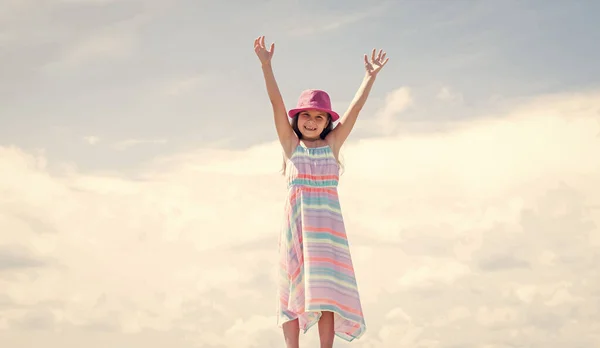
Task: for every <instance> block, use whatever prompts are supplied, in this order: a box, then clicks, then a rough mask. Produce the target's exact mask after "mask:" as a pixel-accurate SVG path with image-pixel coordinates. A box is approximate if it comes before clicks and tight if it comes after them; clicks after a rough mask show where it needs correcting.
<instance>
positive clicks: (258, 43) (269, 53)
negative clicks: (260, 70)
mask: <svg viewBox="0 0 600 348" xmlns="http://www.w3.org/2000/svg"><path fill="white" fill-rule="evenodd" d="M274 51H275V43H272V44H271V47H270V49H269V50H267V49H266V47H265V37H264V36H259V37H258V38H256V40H254V52H255V53H256V56H257V57H258V59H260V62H261V64H262V65H265V64H269V63H271V58H272V57H273V52H274Z"/></svg>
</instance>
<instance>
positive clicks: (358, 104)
mask: <svg viewBox="0 0 600 348" xmlns="http://www.w3.org/2000/svg"><path fill="white" fill-rule="evenodd" d="M385 55H386V53H385V52H383V51H381V50H380V51H379V54H378V55H377V57H375V50H373V52H372V53H371V61H370V62H369V61H368V60H367V55H365V69H366V70H367V71H366V73H365V77H364V79H363V81H362V83H361V85H360V87H359V88H358V91H356V95H355V96H354V99H353V100H352V102H351V103H350V106H349V107H348V110H347V111H346V112H345V113H344V115H343V116H342V118H341V119H340V122H339V123H338V125H337V126H336V127H335V129H334V130H333V131H331V133H329V135H328V138H330V139H328V141H329V142H331V143H333V146H334V147H335V149H337V150H339V149H340V147H342V145H343V144H344V142H345V141H346V139H347V138H348V136H349V135H350V132H352V128H354V124H355V123H356V119H357V118H358V115H359V113H360V111H361V110H362V108H363V106H365V103H366V102H367V98H368V97H369V93H370V92H371V88H372V87H373V83H375V79H376V78H377V74H378V73H379V71H380V70H381V68H383V66H384V65H385V64H386V63H387V61H388V60H389V58H387V59H385V60H384V58H385Z"/></svg>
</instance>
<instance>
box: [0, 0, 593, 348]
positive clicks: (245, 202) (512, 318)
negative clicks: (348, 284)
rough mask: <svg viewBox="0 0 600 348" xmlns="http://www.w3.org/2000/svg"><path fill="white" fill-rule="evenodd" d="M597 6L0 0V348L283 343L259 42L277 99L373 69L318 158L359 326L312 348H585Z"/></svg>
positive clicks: (336, 102) (276, 156) (351, 84)
mask: <svg viewBox="0 0 600 348" xmlns="http://www.w3.org/2000/svg"><path fill="white" fill-rule="evenodd" d="M598 11H600V3H599V2H597V1H591V0H590V1H584V0H575V1H570V2H567V1H559V0H547V1H541V0H533V1H527V2H523V1H516V0H506V1H491V0H488V1H475V0H474V1H460V0H457V1H441V0H440V1H435V0H431V1H412V0H406V1H371V2H364V1H355V0H350V1H291V0H284V1H254V0H253V1H241V0H236V1H205V0H200V1H198V0H196V1H179V0H172V1H166V0H148V1H141V0H122V1H117V0H62V1H50V0H4V1H2V3H0V76H1V78H0V105H1V107H0V125H1V126H0V346H2V347H10V348H25V347H27V348H31V347H42V346H43V347H46V348H71V347H82V346H85V347H89V348H100V347H128V348H136V347H144V348H155V347H164V346H167V345H169V346H177V347H181V348H196V347H208V348H217V347H219V348H220V347H240V348H244V347H248V348H250V347H281V346H282V345H283V338H282V333H281V330H280V329H279V328H277V326H276V318H275V308H276V307H275V306H276V292H275V291H276V284H275V277H274V275H275V270H276V269H275V267H276V260H277V252H276V249H277V247H276V245H277V238H278V233H279V227H280V225H281V220H280V218H281V217H282V213H283V203H284V200H285V193H286V192H285V182H284V179H283V177H282V176H281V174H280V173H279V170H280V168H281V150H280V146H279V144H278V142H277V140H276V133H275V127H274V125H273V123H272V122H273V121H272V115H271V107H270V105H269V101H268V97H267V94H266V91H265V88H264V82H263V79H262V73H261V69H260V64H259V62H258V59H257V58H256V56H255V54H254V50H253V47H252V46H253V42H254V39H255V38H256V37H257V36H259V35H265V36H266V41H267V44H269V43H270V42H273V41H274V42H275V45H276V46H275V56H274V58H273V67H274V71H275V74H276V77H277V79H278V82H279V85H280V88H281V91H282V94H283V96H284V99H285V102H286V106H287V107H288V108H291V107H293V106H294V104H295V102H296V99H297V96H298V95H299V93H300V92H301V91H302V90H304V89H307V88H320V89H325V90H326V91H328V92H329V94H330V95H331V98H332V102H333V107H334V108H335V109H336V110H338V112H340V113H343V111H345V108H346V107H347V106H348V103H349V102H350V101H351V100H352V98H353V96H354V93H355V91H356V89H357V88H358V87H359V85H360V82H361V79H362V77H363V74H364V66H363V63H362V59H363V58H362V57H363V54H365V53H369V52H370V51H371V49H373V48H382V49H384V50H386V52H387V53H388V56H389V58H390V61H389V62H388V64H387V65H386V66H385V68H384V69H383V71H382V72H381V73H380V75H379V76H378V78H377V81H376V83H375V86H374V88H373V90H372V93H371V96H370V98H369V100H368V102H367V105H366V106H365V108H364V109H363V111H362V113H361V115H360V117H359V120H358V122H357V124H356V127H355V128H354V130H353V133H352V134H351V136H350V137H349V138H348V141H347V142H346V144H345V145H344V148H342V152H341V154H342V161H343V163H344V167H345V170H344V173H343V175H342V176H341V179H340V187H339V191H340V198H341V204H342V209H343V214H344V218H345V220H346V226H347V227H346V228H347V231H348V238H349V242H350V246H351V252H352V256H353V261H354V264H355V268H356V275H357V279H358V286H359V290H360V294H361V299H362V302H363V309H364V312H365V316H366V318H365V320H366V323H367V332H366V334H365V335H364V336H363V337H362V338H361V339H360V340H357V341H354V342H352V343H344V342H342V341H336V344H335V347H351V346H354V347H361V348H374V347H382V348H388V347H390V348H391V347H393V348H404V347H407V348H408V347H411V348H412V347H417V348H521V347H522V348H533V347H544V348H558V347H560V348H562V347H567V346H568V347H573V348H591V347H596V346H599V345H600V270H599V269H598V267H597V265H598V264H600V160H599V159H598V158H599V156H598V154H599V153H600V65H599V64H598V63H597V62H598V61H600V48H599V47H600V46H598V45H597V44H595V43H597V42H600V24H598V21H597V18H596V17H597V16H596V13H598ZM317 342H318V334H317V330H311V331H309V332H308V333H307V334H306V335H302V336H301V344H302V346H307V347H308V346H315V345H316V344H317Z"/></svg>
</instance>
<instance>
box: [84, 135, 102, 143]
mask: <svg viewBox="0 0 600 348" xmlns="http://www.w3.org/2000/svg"><path fill="white" fill-rule="evenodd" d="M83 140H85V142H86V143H88V144H90V145H96V144H97V143H98V142H99V141H100V138H99V137H97V136H95V135H89V136H85V137H83Z"/></svg>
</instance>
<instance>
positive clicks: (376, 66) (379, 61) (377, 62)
mask: <svg viewBox="0 0 600 348" xmlns="http://www.w3.org/2000/svg"><path fill="white" fill-rule="evenodd" d="M385 55H386V53H385V52H384V51H383V50H379V53H378V54H377V56H375V49H373V52H371V60H370V61H369V59H368V58H367V55H366V54H365V69H366V70H367V74H369V75H371V76H376V75H377V74H378V73H379V71H381V69H382V68H383V67H384V66H385V64H386V63H387V62H388V60H390V58H385Z"/></svg>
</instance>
